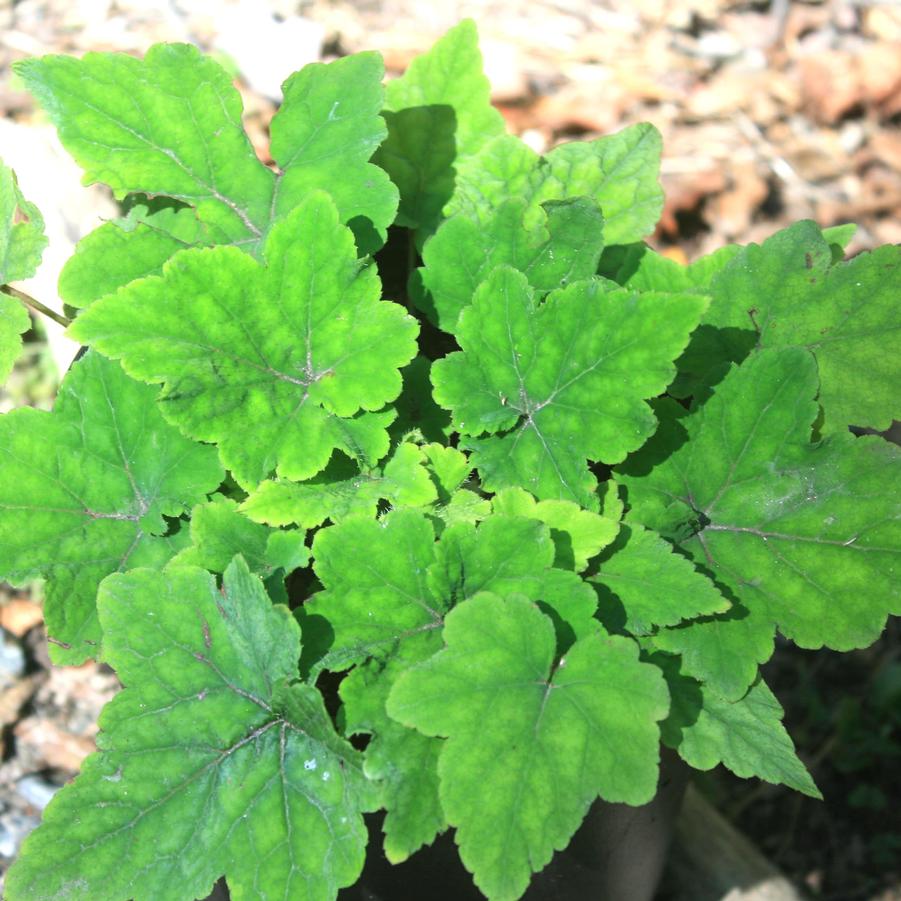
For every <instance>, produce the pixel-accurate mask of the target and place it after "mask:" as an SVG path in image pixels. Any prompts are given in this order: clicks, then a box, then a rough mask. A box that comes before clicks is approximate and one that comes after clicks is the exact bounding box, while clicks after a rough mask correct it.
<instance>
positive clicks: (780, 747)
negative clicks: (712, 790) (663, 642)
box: [661, 663, 823, 800]
mask: <svg viewBox="0 0 901 901" xmlns="http://www.w3.org/2000/svg"><path fill="white" fill-rule="evenodd" d="M664 672H665V673H666V676H667V684H668V685H669V689H670V694H671V695H672V699H673V703H672V711H671V712H670V715H669V717H668V719H666V720H665V721H664V722H663V723H662V724H661V733H662V737H663V742H664V744H666V745H668V746H669V747H671V748H675V749H676V750H677V751H678V752H679V756H680V757H681V758H682V759H683V760H684V761H685V762H686V763H687V764H689V766H693V767H694V768H695V769H696V770H711V769H713V768H714V767H715V766H716V765H717V764H718V763H722V764H723V765H724V766H725V767H726V768H727V769H729V770H731V771H732V772H733V773H735V775H736V776H740V777H741V778H742V779H749V778H751V777H753V776H756V777H758V778H759V779H764V780H766V781H767V782H772V783H773V784H774V785H787V786H788V787H789V788H793V789H795V791H799V792H801V793H802V794H805V795H809V796H810V797H812V798H819V799H820V800H822V797H823V796H822V795H821V794H820V792H819V790H818V789H817V787H816V785H815V784H814V781H813V779H812V778H811V776H810V774H809V773H808V772H807V769H806V768H805V766H804V764H803V763H801V761H800V760H799V759H798V756H797V754H796V753H795V748H794V745H793V744H792V740H791V738H790V737H789V735H788V733H787V732H786V731H785V727H784V726H783V725H782V707H781V706H780V704H779V702H778V701H777V700H776V697H775V695H773V693H772V692H771V691H770V689H769V688H768V687H767V684H766V683H765V682H764V681H763V680H762V679H758V680H757V681H756V682H755V683H754V684H753V685H752V686H751V688H750V689H749V690H748V692H747V694H746V695H745V696H744V697H742V698H740V699H739V700H736V701H732V702H730V701H726V700H724V699H723V698H720V697H719V696H718V695H717V694H716V692H714V691H711V690H710V689H709V688H707V687H706V686H703V685H698V683H697V682H694V680H692V679H686V678H685V677H684V676H680V675H679V674H678V671H677V667H675V666H674V665H673V664H671V663H670V664H668V665H666V666H665V667H664Z"/></svg>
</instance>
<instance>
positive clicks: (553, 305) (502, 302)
mask: <svg viewBox="0 0 901 901" xmlns="http://www.w3.org/2000/svg"><path fill="white" fill-rule="evenodd" d="M705 305H706V301H705V300H704V298H702V297H698V296H694V295H689V294H672V295H667V294H650V293H648V294H641V295H639V294H636V293H632V292H629V291H626V290H625V289H621V288H617V287H616V286H612V284H611V283H609V282H604V281H600V280H595V281H586V282H578V283H576V284H574V285H571V286H569V287H568V288H566V289H564V290H560V291H555V292H554V293H552V294H551V295H550V296H549V297H548V298H547V300H545V301H544V302H543V303H540V304H539V303H538V302H537V299H536V296H535V294H534V292H533V291H532V289H531V288H530V287H529V285H528V283H527V281H526V277H525V276H524V275H522V273H519V272H516V271H515V270H513V269H511V268H509V267H505V266H502V267H498V268H497V269H495V270H494V272H493V273H492V274H491V276H490V277H489V278H488V279H487V280H486V281H485V282H483V283H482V285H481V286H480V287H479V290H478V291H477V293H476V297H475V300H474V301H473V304H472V306H470V307H468V308H467V309H466V310H464V312H463V314H462V315H461V317H460V320H459V322H458V324H457V339H458V341H459V344H460V346H461V347H462V351H460V352H456V353H452V354H450V355H449V356H447V357H445V358H444V359H443V360H439V361H438V362H437V363H435V364H434V366H433V367H432V381H433V383H434V385H435V399H436V400H437V401H438V403H439V404H441V406H443V407H446V408H447V409H450V410H451V411H452V413H453V421H454V425H455V426H456V427H457V428H458V429H459V431H460V432H461V433H462V434H463V435H464V436H468V437H466V438H465V439H464V442H463V445H464V447H465V448H467V449H470V450H472V458H473V461H474V462H475V464H476V466H477V467H478V468H479V473H480V475H481V478H482V483H483V484H484V486H485V487H486V488H487V489H488V490H490V491H496V490H498V489H500V488H503V487H506V486H510V485H520V486H523V487H525V488H527V489H528V490H529V491H530V492H531V493H532V494H534V495H535V496H536V497H538V498H541V499H542V500H544V499H564V500H571V501H575V502H576V503H578V504H581V505H582V506H584V507H588V508H589V509H591V508H596V507H597V499H596V497H595V496H594V490H595V487H596V481H595V478H594V476H593V475H592V474H591V472H590V471H589V469H588V466H587V459H590V460H600V461H603V462H605V463H616V462H619V461H621V460H622V459H623V458H624V457H625V456H626V454H627V453H628V452H629V451H632V450H635V449H636V448H637V447H639V446H640V445H641V444H642V443H644V441H645V440H646V439H647V438H648V437H649V436H650V435H651V434H652V432H653V431H654V427H655V424H656V420H655V419H654V416H653V414H652V413H651V410H650V408H649V407H648V405H647V404H646V403H645V399H646V398H650V397H653V396H655V395H657V394H659V393H661V392H662V391H663V390H664V389H665V388H666V386H667V385H668V384H669V382H670V381H671V380H672V377H673V375H674V374H675V368H674V367H673V365H672V360H673V359H675V358H676V357H677V356H678V355H679V353H680V351H681V350H682V349H683V348H684V346H685V344H686V343H687V341H688V335H689V333H690V331H691V329H692V328H693V327H694V326H695V324H696V323H697V321H698V319H699V317H700V315H701V313H702V312H703V310H704V307H705Z"/></svg>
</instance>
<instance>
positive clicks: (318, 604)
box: [304, 509, 597, 859]
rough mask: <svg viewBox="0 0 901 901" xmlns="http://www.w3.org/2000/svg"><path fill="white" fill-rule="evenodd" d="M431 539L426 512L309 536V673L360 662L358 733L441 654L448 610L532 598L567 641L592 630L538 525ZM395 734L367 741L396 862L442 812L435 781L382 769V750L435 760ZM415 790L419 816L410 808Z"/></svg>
mask: <svg viewBox="0 0 901 901" xmlns="http://www.w3.org/2000/svg"><path fill="white" fill-rule="evenodd" d="M435 531H436V530H435V525H434V524H433V522H431V521H430V520H429V518H428V517H427V516H426V515H425V514H424V513H422V512H419V511H415V510H406V509H399V510H394V511H392V512H391V513H389V514H387V515H386V516H385V517H383V518H382V519H381V520H378V521H376V520H374V519H370V518H364V517H360V516H356V517H350V518H348V519H346V520H345V521H343V522H342V523H340V524H339V525H335V526H330V527H328V528H326V529H322V530H321V531H319V532H317V534H316V538H315V539H314V541H313V557H314V560H315V563H314V570H315V572H316V575H317V576H318V577H319V580H320V581H321V582H322V585H323V586H324V588H325V590H324V591H323V592H320V593H319V594H317V595H315V596H314V597H313V598H311V599H310V600H308V601H307V602H306V603H305V605H304V611H305V615H307V616H308V617H310V618H314V617H315V618H316V619H317V620H318V621H320V622H327V623H328V632H329V637H330V641H329V646H328V648H326V649H324V650H325V651H326V653H325V656H324V657H323V658H322V660H321V661H319V663H318V664H316V666H317V667H319V668H329V669H336V670H342V669H346V668H347V667H349V666H351V665H352V664H355V663H363V664H364V666H363V669H364V670H366V672H364V673H361V674H360V675H358V676H354V677H353V681H352V683H351V686H349V687H348V692H350V696H352V697H353V703H354V704H355V705H357V708H356V709H365V710H367V711H369V712H368V713H366V714H365V716H364V715H363V714H360V716H361V717H363V718H361V719H357V714H356V713H354V712H353V711H351V712H352V713H353V722H354V723H355V724H356V725H355V728H360V729H361V730H362V731H369V729H370V728H373V729H374V728H375V725H374V724H375V720H374V717H375V716H376V714H375V713H372V708H373V705H376V706H377V705H378V704H382V705H383V704H384V697H385V696H386V695H387V692H388V691H389V690H390V687H391V685H392V684H393V682H394V680H395V679H396V678H397V676H398V675H399V674H400V672H402V671H403V670H404V668H406V667H409V666H411V665H412V664H414V663H416V662H418V661H420V660H424V659H426V658H427V657H429V656H431V655H432V654H433V653H435V651H437V650H438V649H439V648H440V647H441V634H442V632H441V630H442V628H443V625H444V617H445V615H446V613H447V611H448V610H450V609H451V608H452V607H453V605H454V604H456V603H459V602H460V601H462V600H464V599H466V598H469V597H472V596H474V595H476V594H478V593H479V592H480V591H483V590H485V589H493V590H498V591H515V592H519V593H521V594H523V595H526V596H528V597H529V598H531V599H534V600H539V599H540V600H541V601H542V603H544V604H545V607H546V609H547V610H548V611H549V612H550V613H552V614H553V615H555V622H556V623H557V626H558V631H559V632H560V633H561V636H562V638H563V640H564V643H566V642H567V641H568V642H569V643H571V641H572V639H573V637H574V636H576V635H581V634H585V633H587V632H588V631H589V623H590V622H591V621H592V616H593V613H594V611H595V609H596V607H597V603H596V600H595V598H594V592H593V591H592V590H591V588H590V586H588V585H587V584H586V583H584V582H582V580H581V579H579V577H578V576H576V575H575V573H572V572H565V571H563V570H557V569H553V568H552V563H553V559H554V543H553V541H552V539H551V536H550V533H549V530H548V528H547V526H546V525H544V524H543V523H541V522H539V521H537V520H533V519H531V520H530V519H524V518H521V517H514V516H499V515H492V516H490V517H489V518H488V519H486V520H485V521H484V522H482V523H481V524H480V525H479V526H478V527H477V526H475V525H473V524H469V523H464V522H457V523H455V524H454V525H451V526H448V527H447V528H446V529H445V530H444V531H443V532H442V533H441V537H440V540H439V541H437V543H436V540H435V539H436V534H435ZM367 660H371V661H372V663H371V664H370V663H366V661H367ZM392 661H394V662H393V663H392ZM369 692H373V693H375V695H377V696H378V698H380V699H381V700H380V701H377V700H376V699H374V698H372V697H369ZM379 709H381V708H379ZM367 724H368V725H367ZM401 729H402V727H401V726H399V725H397V724H396V723H395V724H393V726H392V728H391V730H390V731H389V732H386V733H384V743H380V741H376V743H375V745H374V746H373V750H372V754H373V755H375V756H376V757H377V758H378V760H377V762H375V763H373V764H372V766H373V769H372V773H373V774H374V773H375V772H380V773H382V776H381V778H382V779H383V780H384V781H385V785H386V791H387V792H388V795H387V798H386V801H385V803H386V806H387V809H388V815H389V817H390V821H391V825H390V827H388V828H389V830H390V831H389V835H388V838H387V845H386V848H387V849H389V853H391V854H392V855H394V856H395V857H396V858H397V859H402V858H403V857H405V856H407V855H408V854H410V853H412V852H413V851H414V850H415V849H416V848H417V847H418V846H419V845H420V844H423V843H425V842H427V841H430V840H431V838H432V837H433V835H434V831H436V830H437V829H439V828H441V824H440V823H437V820H436V816H426V814H427V812H428V811H429V810H431V811H433V812H434V811H436V810H437V809H439V808H440V806H439V805H437V801H436V800H435V795H434V785H435V778H434V773H432V774H431V775H430V774H429V773H426V772H423V771H422V770H421V767H419V768H417V767H415V766H410V767H408V766H406V765H405V764H403V763H401V762H398V763H397V764H396V765H395V766H393V767H392V768H390V769H388V768H387V765H386V762H385V757H384V753H387V752H386V751H385V750H384V749H385V748H389V747H393V746H395V744H397V743H401V744H404V745H405V746H406V743H407V742H410V743H411V746H415V747H416V748H417V749H418V750H417V751H416V754H417V759H419V760H420V762H421V764H422V766H424V765H425V763H423V761H424V760H427V759H431V760H433V759H434V756H435V753H434V749H432V750H429V749H428V748H427V747H424V746H421V742H418V741H416V740H414V739H412V738H409V737H406V736H404V735H403V734H402V732H399V731H398V730H401ZM377 734H378V735H379V736H382V733H381V732H378V731H377ZM369 753H370V752H369V751H367V757H368V755H369ZM420 792H421V793H422V796H421V798H420V804H421V809H420V807H419V806H418V805H417V803H416V802H415V798H416V797H417V795H418V793H420ZM395 804H397V805H399V806H398V807H397V808H395V806H394V805H395ZM426 824H431V826H430V828H431V829H432V833H431V834H429V835H426V834H425V833H424V831H423V830H425V827H426Z"/></svg>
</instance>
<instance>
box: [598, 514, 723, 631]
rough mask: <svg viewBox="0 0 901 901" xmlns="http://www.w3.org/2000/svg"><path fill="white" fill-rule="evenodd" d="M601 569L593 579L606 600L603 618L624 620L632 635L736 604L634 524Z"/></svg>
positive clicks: (625, 528) (603, 560) (627, 526)
mask: <svg viewBox="0 0 901 901" xmlns="http://www.w3.org/2000/svg"><path fill="white" fill-rule="evenodd" d="M597 567H598V572H597V574H596V575H594V576H592V577H591V581H592V582H594V583H595V585H597V587H598V592H599V594H600V597H601V603H600V608H601V618H602V619H603V620H604V621H605V622H607V621H608V618H613V617H617V618H622V619H623V623H622V624H623V625H624V626H625V628H626V629H628V631H629V632H631V633H632V634H633V635H644V634H647V633H648V632H650V631H651V629H652V627H653V626H671V625H674V624H675V623H678V622H681V621H682V620H685V619H693V618H694V617H696V616H700V615H702V614H710V613H722V612H723V611H725V610H728V609H729V608H730V606H731V605H730V603H729V601H728V600H726V598H724V597H723V595H722V594H720V592H719V591H718V590H717V588H716V586H715V585H714V584H713V582H711V581H710V579H708V578H707V577H706V576H704V575H703V574H702V573H700V572H699V571H698V570H697V569H696V568H695V566H694V565H693V564H692V562H691V561H690V560H687V559H686V558H685V557H682V556H681V555H680V554H678V553H674V552H673V548H672V545H670V544H668V543H667V542H666V541H664V540H663V539H662V538H660V537H659V536H658V535H656V534H655V533H654V532H652V531H650V530H648V529H644V528H642V527H641V526H639V525H637V524H635V523H632V524H628V523H624V524H623V527H622V531H621V532H620V533H619V537H618V538H617V540H616V541H615V542H614V543H613V544H612V545H610V547H608V548H607V549H606V550H605V551H604V552H603V553H602V555H601V557H600V559H599V560H598V564H597ZM617 608H621V611H620V610H619V609H617Z"/></svg>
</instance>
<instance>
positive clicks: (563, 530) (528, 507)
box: [491, 487, 620, 572]
mask: <svg viewBox="0 0 901 901" xmlns="http://www.w3.org/2000/svg"><path fill="white" fill-rule="evenodd" d="M491 506H492V509H493V510H494V512H495V513H503V514H506V515H508V516H523V517H525V518H527V519H537V520H540V521H541V522H543V523H545V524H546V525H547V526H548V527H549V528H550V530H551V537H552V538H553V539H554V545H555V556H554V565H555V566H559V567H561V568H562V569H573V570H575V571H576V572H581V571H582V570H583V569H585V568H586V567H587V566H588V561H589V560H591V559H592V558H593V557H596V556H597V555H598V554H599V553H600V552H601V549H602V548H605V547H606V546H607V545H609V544H610V543H611V542H612V541H613V540H614V539H615V538H616V536H617V534H618V532H619V529H620V525H619V521H618V520H616V519H613V518H611V517H609V516H601V515H600V514H598V513H593V512H591V511H590V510H583V509H582V508H581V507H579V505H578V504H574V503H572V501H536V500H535V498H533V497H532V495H531V494H529V493H528V492H527V491H525V490H523V489H522V488H516V487H513V488H502V489H501V490H500V491H499V492H498V493H497V494H496V495H495V496H494V498H493V500H492V502H491Z"/></svg>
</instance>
